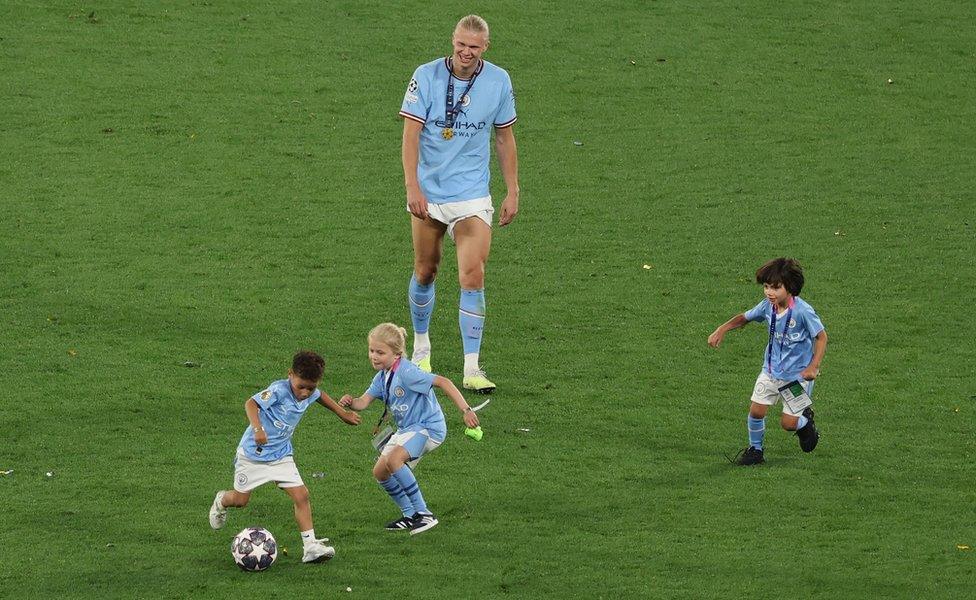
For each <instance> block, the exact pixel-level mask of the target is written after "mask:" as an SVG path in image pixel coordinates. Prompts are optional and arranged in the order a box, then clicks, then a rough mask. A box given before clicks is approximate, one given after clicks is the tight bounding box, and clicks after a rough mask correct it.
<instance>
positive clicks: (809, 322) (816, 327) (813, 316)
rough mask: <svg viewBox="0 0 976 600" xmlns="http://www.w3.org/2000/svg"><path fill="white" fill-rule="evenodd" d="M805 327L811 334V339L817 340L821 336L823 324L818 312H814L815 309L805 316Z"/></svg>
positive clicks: (811, 309) (811, 308)
mask: <svg viewBox="0 0 976 600" xmlns="http://www.w3.org/2000/svg"><path fill="white" fill-rule="evenodd" d="M803 327H804V328H805V329H806V330H807V333H808V334H810V337H811V338H815V337H817V336H818V335H820V332H821V331H823V330H824V326H823V323H822V322H821V321H820V316H819V315H818V314H817V311H815V310H813V307H810V309H809V310H808V311H807V312H806V314H805V315H803Z"/></svg>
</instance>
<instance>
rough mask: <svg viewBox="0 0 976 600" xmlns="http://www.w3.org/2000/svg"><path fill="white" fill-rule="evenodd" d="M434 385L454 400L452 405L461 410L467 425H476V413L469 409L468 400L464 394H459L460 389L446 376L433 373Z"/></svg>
mask: <svg viewBox="0 0 976 600" xmlns="http://www.w3.org/2000/svg"><path fill="white" fill-rule="evenodd" d="M434 387H436V388H440V389H441V390H443V392H444V393H445V394H447V397H448V398H450V399H451V400H452V401H453V402H454V405H455V406H457V407H458V410H460V411H461V418H462V419H464V424H465V425H467V426H468V427H477V426H478V414H477V413H475V412H474V411H473V410H471V406H470V405H469V404H468V401H467V400H465V399H464V396H462V395H461V390H459V389H458V388H457V386H456V385H454V382H453V381H451V380H450V379H448V378H447V377H443V376H441V375H435V376H434Z"/></svg>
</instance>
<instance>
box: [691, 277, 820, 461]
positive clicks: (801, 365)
mask: <svg viewBox="0 0 976 600" xmlns="http://www.w3.org/2000/svg"><path fill="white" fill-rule="evenodd" d="M756 283H759V284H762V286H763V293H764V294H765V296H766V297H765V298H764V299H763V301H762V302H760V303H759V304H757V305H756V306H755V307H753V308H752V309H751V310H749V311H747V312H745V313H743V314H740V315H736V316H734V317H732V318H731V319H729V320H728V321H726V322H725V323H723V324H722V325H720V326H719V327H718V328H717V329H716V330H715V331H714V332H713V333H712V335H710V336H708V345H709V346H711V347H713V348H718V347H719V344H721V343H722V338H723V337H725V334H726V333H727V332H729V331H731V330H732V329H738V328H739V327H744V326H745V325H746V324H747V323H749V321H765V322H766V324H767V326H768V328H769V341H768V342H767V344H766V352H765V353H764V355H763V368H762V371H760V373H759V378H758V379H756V385H755V388H754V389H753V391H752V405H751V406H750V408H749V419H748V424H749V446H748V447H746V448H745V449H744V450H743V451H742V452H740V456H739V457H738V460H737V464H740V465H758V464H761V463H763V462H765V458H764V457H763V437H764V435H765V433H766V411H767V410H768V409H769V407H770V406H773V405H774V404H776V402H777V401H778V400H779V399H780V398H782V399H783V414H782V416H781V417H780V424H781V425H782V426H783V429H785V430H787V431H795V432H796V435H797V437H798V438H799V442H800V449H801V450H803V451H804V452H812V451H813V449H814V448H816V447H817V442H818V441H819V440H820V432H818V431H817V428H816V426H815V425H814V422H813V409H812V408H810V404H811V403H812V397H813V381H814V379H816V378H817V375H819V374H820V362H821V361H822V360H823V357H824V352H825V351H826V349H827V332H826V331H825V330H824V326H823V323H821V322H820V317H818V316H817V313H816V312H815V311H814V310H813V307H812V306H810V305H809V304H807V303H806V302H804V301H803V300H801V299H800V290H801V289H802V288H803V268H802V267H800V263H798V262H797V261H796V260H794V259H792V258H775V259H773V260H771V261H769V262H767V263H766V264H764V265H763V266H761V267H760V268H759V270H758V271H756Z"/></svg>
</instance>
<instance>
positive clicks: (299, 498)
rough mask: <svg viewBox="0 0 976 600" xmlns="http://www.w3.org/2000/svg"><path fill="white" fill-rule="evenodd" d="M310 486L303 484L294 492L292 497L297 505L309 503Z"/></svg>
mask: <svg viewBox="0 0 976 600" xmlns="http://www.w3.org/2000/svg"><path fill="white" fill-rule="evenodd" d="M308 498H309V496H308V488H307V487H305V486H302V487H300V488H298V489H296V490H295V491H294V492H292V495H291V499H292V500H293V501H294V502H295V505H296V506H304V505H306V504H308Z"/></svg>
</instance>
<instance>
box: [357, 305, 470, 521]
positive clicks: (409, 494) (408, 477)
mask: <svg viewBox="0 0 976 600" xmlns="http://www.w3.org/2000/svg"><path fill="white" fill-rule="evenodd" d="M406 337H407V331H406V329H404V328H403V327H399V326H397V325H394V324H393V323H383V324H381V325H377V326H376V327H374V328H373V330H372V331H370V332H369V336H368V338H367V342H368V344H369V362H370V364H372V366H373V368H374V369H376V370H377V371H379V372H378V373H377V374H376V376H375V377H374V378H373V382H372V383H371V384H370V386H369V389H367V390H366V392H365V393H364V394H363V395H362V396H359V397H358V398H353V397H352V396H350V395H349V394H346V395H344V396H343V397H342V398H341V399H340V400H339V404H340V405H342V406H348V407H351V408H352V409H353V410H363V409H364V408H366V407H367V406H369V403H370V402H372V401H373V400H374V399H376V398H381V399H382V400H383V402H384V404H385V405H386V408H385V409H384V415H385V414H386V411H389V412H390V414H392V415H393V420H394V422H395V424H396V426H397V431H396V433H394V434H393V436H392V437H391V438H390V439H389V441H388V442H387V443H386V445H384V446H383V449H382V451H381V453H380V457H379V458H378V459H377V460H376V464H375V465H374V466H373V477H375V478H376V481H377V482H379V484H380V486H382V487H383V489H384V490H386V493H388V494H389V495H390V498H392V499H393V502H395V503H396V505H397V506H398V507H399V508H400V511H401V512H402V513H403V515H402V516H401V517H400V518H399V519H396V520H395V521H391V522H390V523H388V524H387V525H386V529H387V530H388V531H403V530H409V531H410V535H415V534H418V533H421V532H424V531H427V530H428V529H430V528H431V527H434V526H435V525H437V522H438V521H437V518H436V517H435V516H434V513H432V512H431V511H430V510H429V509H428V508H427V504H426V503H425V502H424V497H423V495H422V494H421V493H420V485H419V484H418V483H417V478H416V477H414V474H413V470H412V469H413V468H415V467H416V466H417V463H418V462H419V461H420V458H421V457H422V456H424V455H425V454H427V453H428V452H430V451H432V450H434V449H435V448H437V447H438V446H440V445H441V443H443V442H444V438H445V437H446V436H447V425H446V423H445V422H444V413H443V412H442V411H441V407H440V404H438V403H437V397H436V396H435V395H434V390H433V388H435V387H437V388H440V389H441V390H442V391H444V393H446V394H447V395H448V396H449V397H450V398H451V400H453V401H454V404H455V405H456V406H457V407H458V410H460V411H461V413H462V418H463V420H464V424H465V425H467V426H468V427H472V428H473V427H477V426H478V415H477V414H475V412H474V411H473V410H472V409H471V407H470V406H468V403H467V401H465V399H464V396H462V395H461V392H460V391H459V390H458V388H457V386H455V385H454V383H452V382H451V380H450V379H447V378H446V377H441V376H440V375H434V374H432V373H427V372H425V371H422V370H421V369H420V368H419V367H418V366H417V365H415V364H414V363H412V362H410V361H409V360H407V359H406V358H404V357H403V354H404V350H405V346H406Z"/></svg>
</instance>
